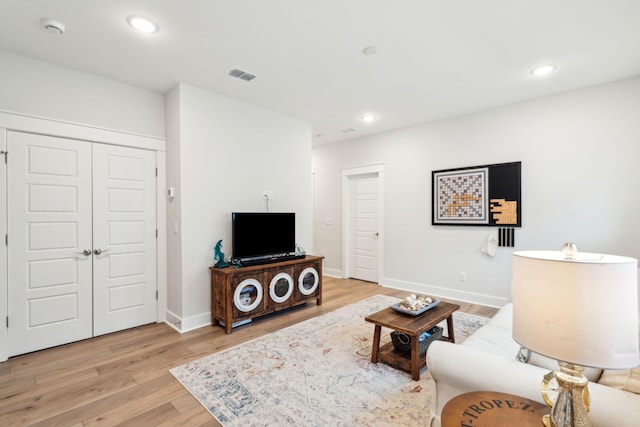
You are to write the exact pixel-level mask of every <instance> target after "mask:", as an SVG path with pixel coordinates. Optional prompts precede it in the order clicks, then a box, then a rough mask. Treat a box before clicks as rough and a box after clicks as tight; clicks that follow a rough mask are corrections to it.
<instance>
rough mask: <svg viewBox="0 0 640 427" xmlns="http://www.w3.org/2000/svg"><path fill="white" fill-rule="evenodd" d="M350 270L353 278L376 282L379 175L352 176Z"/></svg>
mask: <svg viewBox="0 0 640 427" xmlns="http://www.w3.org/2000/svg"><path fill="white" fill-rule="evenodd" d="M351 186H352V187H351V195H352V200H351V209H352V213H351V215H352V219H351V221H352V224H353V227H352V228H351V229H352V230H353V234H352V236H351V239H352V240H351V241H352V243H351V248H352V254H351V260H352V262H351V265H352V268H351V273H350V277H353V278H354V279H360V280H366V281H369V282H376V283H377V282H378V236H379V234H378V176H377V175H376V174H367V175H362V176H355V177H353V178H351Z"/></svg>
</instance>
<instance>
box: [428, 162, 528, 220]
mask: <svg viewBox="0 0 640 427" xmlns="http://www.w3.org/2000/svg"><path fill="white" fill-rule="evenodd" d="M521 174H522V162H512V163H498V164H493V165H482V166H469V167H464V168H456V169H443V170H437V171H432V172H431V224H432V225H456V226H459V225H463V226H490V227H521V226H522V198H521V191H522V189H521V186H522V185H521V181H522V178H521Z"/></svg>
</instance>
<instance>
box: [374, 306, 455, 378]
mask: <svg viewBox="0 0 640 427" xmlns="http://www.w3.org/2000/svg"><path fill="white" fill-rule="evenodd" d="M459 309H460V306H459V305H457V304H451V303H448V302H441V303H440V304H438V305H437V306H436V307H434V308H432V309H431V310H427V311H426V312H424V313H422V314H419V315H417V316H412V315H410V314H403V313H399V312H397V311H395V310H394V309H392V308H390V307H387V308H385V309H384V310H380V311H378V312H376V313H373V314H370V315H369V316H367V317H365V318H364V320H366V321H367V322H371V323H373V324H374V325H376V326H375V329H374V330H373V348H372V349H371V362H372V363H378V360H381V361H382V362H385V363H386V364H388V365H391V366H393V367H394V368H398V369H402V370H404V371H407V372H410V373H411V378H413V379H414V380H416V381H417V380H419V379H420V370H421V369H422V368H424V367H425V366H426V365H427V359H426V358H425V357H422V358H421V357H420V353H419V349H420V347H419V342H418V337H419V336H420V335H422V333H423V332H426V331H428V330H429V329H431V328H433V327H434V326H436V325H437V324H438V323H440V322H442V321H443V320H445V319H446V320H447V335H446V336H443V337H442V340H444V341H449V342H455V336H454V333H453V316H452V315H453V312H454V311H457V310H459ZM383 326H384V327H385V328H389V329H393V330H394V331H398V332H404V333H405V334H407V335H409V336H410V337H411V352H410V353H409V354H407V353H405V352H402V351H399V350H396V349H395V347H394V346H393V343H392V342H388V343H387V344H385V345H383V346H382V348H380V332H381V330H382V327H383Z"/></svg>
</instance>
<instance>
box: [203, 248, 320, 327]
mask: <svg viewBox="0 0 640 427" xmlns="http://www.w3.org/2000/svg"><path fill="white" fill-rule="evenodd" d="M209 270H210V271H211V324H212V325H213V326H218V325H220V326H224V328H225V332H226V333H227V334H230V333H231V331H232V329H233V326H234V325H238V324H242V322H246V321H250V320H251V319H253V318H256V317H259V316H264V315H265V314H270V313H274V312H276V311H278V310H282V309H285V308H289V307H293V306H296V305H301V304H306V303H307V302H311V301H315V302H316V304H318V305H320V304H322V257H319V256H311V255H307V256H305V257H304V258H301V259H294V260H290V261H280V262H275V263H272V264H262V265H254V266H249V267H234V266H232V267H225V268H215V267H210V268H209Z"/></svg>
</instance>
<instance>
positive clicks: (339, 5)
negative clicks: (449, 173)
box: [0, 0, 640, 145]
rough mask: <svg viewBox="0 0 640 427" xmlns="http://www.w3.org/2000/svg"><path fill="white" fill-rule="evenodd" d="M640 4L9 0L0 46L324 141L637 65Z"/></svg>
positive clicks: (545, 91) (1, 7)
mask: <svg viewBox="0 0 640 427" xmlns="http://www.w3.org/2000/svg"><path fill="white" fill-rule="evenodd" d="M136 14H138V15H143V16H146V17H148V18H151V19H152V20H154V21H155V22H157V23H158V25H159V26H160V30H159V31H158V32H156V33H153V34H142V33H138V32H136V31H134V30H133V29H132V28H130V27H129V26H128V24H127V22H126V18H127V16H129V15H136ZM638 17H640V1H638V0H536V1H531V0H482V1H480V0H395V1H394V0H242V1H233V0H182V1H178V0H109V1H106V0H104V1H100V0H28V1H25V0H0V49H2V50H6V51H10V52H14V53H18V54H21V55H24V56H27V57H31V58H35V59H39V60H42V61H46V62H49V63H52V64H56V65H59V66H63V67H68V68H72V69H75V70H80V71H84V72H88V73H92V74H97V75H101V76H104V77H107V78H110V79H113V80H117V81H120V82H123V83H127V84H130V85H133V86H137V87H141V88H145V89H149V90H152V91H156V92H160V93H165V92H167V91H169V90H170V89H171V88H173V87H174V86H175V85H176V84H178V83H179V82H183V83H186V84H189V85H193V86H197V87H200V88H203V89H208V90H211V91H213V92H216V93H219V94H222V95H226V96H230V97H234V98H237V99H240V100H243V101H246V102H249V103H252V104H255V105H258V106H262V107H265V108H268V109H272V110H276V111H280V112H283V113H286V114H289V115H291V116H294V117H298V118H300V119H303V120H306V121H309V122H311V123H312V127H313V143H314V145H320V144H325V143H332V142H338V141H343V140H347V139H353V138H360V137H363V136H366V135H371V134H376V133H381V132H385V131H389V130H392V129H397V128H402V127H406V126H410V125H414V124H418V123H424V122H429V121H433V120H439V119H443V118H448V117H454V116H458V115H462V114H466V113H470V112H474V111H480V110H485V109H489V108H493V107H496V106H500V105H505V104H511V103H515V102H520V101H524V100H527V99H532V98H536V97H541V96H547V95H551V94H554V93H559V92H564V91H568V90H573V89H578V88H582V87H586V86H592V85H596V84H601V83H605V82H609V81H614V80H619V79H623V78H627V77H631V76H636V75H640V24H639V22H638ZM42 18H52V19H55V20H58V21H60V22H62V23H63V24H64V25H65V27H66V32H65V33H64V34H63V35H55V34H53V33H50V32H48V31H46V30H45V29H43V28H42V27H41V26H40V24H39V22H40V20H41V19H42ZM366 47H375V48H376V50H377V53H376V54H375V55H365V54H363V49H364V48H366ZM541 64H553V65H555V66H556V67H557V68H556V70H555V71H554V72H553V73H551V74H550V75H549V76H547V77H545V78H535V77H533V76H532V75H531V74H530V71H531V69H532V68H533V67H535V66H538V65H541ZM234 68H239V69H241V70H244V71H246V72H249V73H251V74H254V75H256V76H257V77H256V78H255V79H254V80H252V81H250V82H247V81H243V80H240V79H236V78H233V77H231V76H229V72H230V70H232V69H234ZM0 73H1V70H0ZM366 113H371V114H374V115H375V116H376V117H377V120H376V121H374V122H373V123H369V124H366V123H363V122H362V121H361V117H362V116H363V115H364V114H366Z"/></svg>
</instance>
